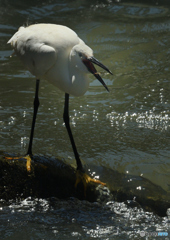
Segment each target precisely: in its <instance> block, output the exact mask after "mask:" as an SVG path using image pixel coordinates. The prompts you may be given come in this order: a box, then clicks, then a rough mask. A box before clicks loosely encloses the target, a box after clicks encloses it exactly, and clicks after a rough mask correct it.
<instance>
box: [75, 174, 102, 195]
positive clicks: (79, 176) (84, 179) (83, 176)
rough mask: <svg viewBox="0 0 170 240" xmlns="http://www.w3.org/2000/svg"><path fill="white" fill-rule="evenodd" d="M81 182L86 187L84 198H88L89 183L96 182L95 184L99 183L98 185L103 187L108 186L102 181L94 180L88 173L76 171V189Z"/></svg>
mask: <svg viewBox="0 0 170 240" xmlns="http://www.w3.org/2000/svg"><path fill="white" fill-rule="evenodd" d="M79 182H82V183H83V186H84V196H85V197H86V189H87V185H88V183H90V182H94V183H97V184H101V185H103V186H105V185H106V183H103V182H101V181H100V180H97V179H94V178H91V177H90V176H89V175H87V174H86V173H84V172H82V171H80V170H77V171H76V182H75V185H74V186H75V188H77V185H78V183H79Z"/></svg>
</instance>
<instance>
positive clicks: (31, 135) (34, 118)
mask: <svg viewBox="0 0 170 240" xmlns="http://www.w3.org/2000/svg"><path fill="white" fill-rule="evenodd" d="M39 83H40V80H39V79H37V80H36V89H35V98H34V112H33V119H32V127H31V134H30V141H29V146H28V151H27V155H29V156H32V142H33V137H34V128H35V122H36V117H37V112H38V107H39V105H40V102H39V98H38V90H39Z"/></svg>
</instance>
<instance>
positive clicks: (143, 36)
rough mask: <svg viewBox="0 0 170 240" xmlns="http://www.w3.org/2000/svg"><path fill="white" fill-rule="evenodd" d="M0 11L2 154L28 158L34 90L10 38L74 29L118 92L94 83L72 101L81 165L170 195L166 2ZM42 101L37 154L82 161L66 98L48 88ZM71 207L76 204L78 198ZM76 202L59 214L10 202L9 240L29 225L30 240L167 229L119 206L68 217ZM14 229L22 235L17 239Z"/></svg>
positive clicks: (5, 214) (22, 6)
mask: <svg viewBox="0 0 170 240" xmlns="http://www.w3.org/2000/svg"><path fill="white" fill-rule="evenodd" d="M138 2H139V1H138ZM141 2H142V1H141ZM151 3H152V2H151ZM161 3H164V4H161ZM1 4H2V10H1V13H0V20H1V24H0V36H1V38H0V43H1V49H0V64H1V69H0V86H1V88H0V96H1V98H0V110H1V115H0V116H1V119H0V130H1V133H0V137H1V141H0V148H1V149H2V150H3V151H7V152H9V153H13V152H16V153H21V154H24V153H25V152H26V150H27V146H28V140H29V131H30V124H31V118H32V102H33V97H34V88H35V80H34V77H32V76H31V74H30V73H29V72H28V71H26V70H25V69H24V68H23V66H22V64H21V63H20V62H19V60H18V59H17V58H16V57H12V58H10V55H11V53H12V51H11V49H10V46H8V45H7V44H6V42H7V40H8V39H9V38H10V37H11V35H12V34H13V33H14V32H15V31H16V30H17V28H18V27H19V26H20V25H23V24H29V23H38V22H50V23H56V24H63V25H67V26H69V27H70V28H72V29H73V30H75V31H76V32H77V33H78V35H79V36H80V37H81V38H82V39H83V40H84V41H85V42H86V43H87V44H88V45H89V46H90V47H91V48H92V49H93V50H94V53H95V57H96V58H97V59H99V60H101V61H102V62H103V63H104V64H105V65H106V66H108V68H109V69H110V70H111V71H112V72H113V76H110V75H109V74H106V73H104V72H101V73H102V76H103V78H104V80H105V82H106V84H107V85H108V87H109V89H110V93H107V92H106V91H105V89H104V88H103V87H102V86H101V85H100V83H99V82H98V81H97V80H95V79H94V78H93V77H92V76H89V77H90V79H91V85H90V88H89V90H88V92H87V93H86V94H85V95H84V96H83V97H80V98H71V101H70V115H71V124H72V129H73V134H74V137H75V141H76V143H77V147H78V151H79V153H80V155H81V158H82V159H83V160H84V161H85V162H86V163H92V162H93V163H94V164H96V166H97V165H104V166H107V167H109V168H112V169H114V170H117V171H119V172H122V173H126V172H127V171H128V172H129V173H130V174H134V175H141V174H142V175H143V177H145V178H147V179H150V180H151V181H152V182H153V183H155V184H157V185H159V186H161V187H162V188H163V189H164V190H166V191H167V192H169V191H170V177H169V176H170V163H169V156H170V148H169V146H170V138H169V136H170V135H169V126H170V121H169V120H170V117H169V109H170V104H169V100H170V97H169V92H170V83H169V78H170V67H169V62H170V57H169V56H170V50H169V49H170V38H169V36H170V20H169V14H170V10H169V6H168V5H167V4H168V2H167V1H164V2H163V1H162V2H161V1H158V4H154V5H151V4H149V2H147V4H146V5H144V4H141V3H138V4H133V3H127V1H126V3H124V2H123V1H122V2H119V1H117V2H112V1H105V2H104V1H103V2H102V1H101V2H100V3H97V1H94V2H93V3H91V2H90V1H72V2H69V1H43V2H41V1H37V3H34V1H28V2H27V1H24V2H23V1H19V0H18V1H15V3H14V2H13V1H5V2H2V3H1ZM40 103H41V106H40V109H39V113H38V118H37V125H36V131H35V139H34V146H33V152H34V153H36V154H45V155H50V156H61V157H64V158H65V159H68V162H69V163H74V156H73V153H72V149H71V146H70V143H69V139H68V136H67V133H66V130H65V126H64V125H63V120H62V114H63V105H64V96H63V93H62V92H60V91H59V90H57V89H55V88H54V87H53V86H52V85H50V84H49V83H47V82H46V81H43V80H42V81H41V85H40ZM69 201H70V202H69V203H70V204H72V205H74V201H78V200H69ZM69 203H66V202H60V201H58V202H57V204H59V205H61V206H60V208H61V209H59V210H57V208H54V207H53V205H52V206H51V203H49V202H48V200H47V201H46V200H40V201H38V200H35V201H32V200H29V199H27V200H25V202H20V203H18V204H17V203H11V205H10V206H8V207H7V206H5V207H2V209H1V210H2V211H1V212H2V215H1V216H2V217H1V219H2V221H3V219H4V222H3V224H2V227H1V232H2V233H3V235H4V236H5V237H6V238H7V239H8V238H9V239H12V238H10V236H14V238H13V239H15V238H16V236H19V237H20V236H21V235H22V230H20V229H19V230H17V229H18V227H19V226H20V225H22V229H24V230H23V231H26V232H27V233H28V236H29V237H28V238H25V239H40V238H41V239H43V238H44V239H45V236H47V235H49V236H50V239H53V238H54V239H56V238H55V237H56V236H61V235H60V234H63V236H65V238H66V239H67V237H69V238H71V236H72V237H77V238H78V237H79V238H82V237H83V238H88V237H96V238H98V237H103V239H106V238H107V237H110V236H111V237H114V236H116V237H117V239H119V238H120V239H125V238H132V239H133V238H135V236H136V237H139V231H140V230H141V229H143V230H145V229H146V231H150V230H151V231H157V229H159V228H160V229H162V228H164V227H165V222H166V220H165V219H160V218H158V217H156V216H154V215H153V214H150V213H146V212H143V210H141V209H138V210H135V209H130V208H127V206H126V205H124V204H123V203H114V202H113V203H110V204H108V205H106V206H102V207H99V208H98V206H97V205H95V204H89V205H88V203H84V202H83V203H80V202H78V204H79V206H80V207H75V209H70V208H69V209H67V204H69ZM54 204H55V203H54ZM62 204H64V207H62ZM76 204H77V203H76ZM42 205H43V206H42ZM37 206H38V207H37ZM44 206H46V207H47V209H45V207H44ZM55 206H56V205H55ZM65 208H66V209H67V210H68V215H67V214H65V213H66V212H65V211H66V210H64V209H65ZM81 208H82V210H81ZM86 208H87V209H86ZM83 209H84V210H83ZM85 209H86V210H87V213H86V210H85ZM116 209H118V210H116ZM74 210H75V211H74ZM79 211H80V212H79ZM138 211H139V212H138ZM11 213H12V214H11ZM85 213H86V214H85ZM77 214H78V215H77ZM84 214H85V216H84ZM100 214H101V216H102V218H101V221H100V223H98V222H96V219H98V218H99V215H100ZM105 214H106V215H105ZM56 215H57V216H59V220H58V218H56ZM75 216H78V217H75ZM105 216H106V217H105ZM67 217H68V218H67ZM22 218H23V221H22ZM89 218H90V220H91V221H90V222H89ZM24 219H25V220H24ZM72 219H75V221H73V220H72ZM107 219H108V220H107ZM7 220H8V221H7ZM53 221H54V222H53ZM56 221H57V222H56ZM59 222H60V224H59ZM55 225H57V227H56V226H55ZM64 225H65V227H64ZM9 226H10V228H9ZM35 226H36V227H35ZM140 226H142V227H140ZM163 226H164V227H163ZM7 228H9V230H8V231H7ZM36 228H38V231H37V232H36ZM31 229H32V231H31ZM134 229H135V230H134ZM15 231H16V235H15V234H14V235H13V233H14V232H15ZM30 232H31V233H30ZM59 233H60V234H59ZM29 234H30V235H29ZM31 234H33V235H31ZM58 234H59V235H58ZM74 234H75V235H74ZM30 236H34V238H31V237H30ZM59 238H60V237H59Z"/></svg>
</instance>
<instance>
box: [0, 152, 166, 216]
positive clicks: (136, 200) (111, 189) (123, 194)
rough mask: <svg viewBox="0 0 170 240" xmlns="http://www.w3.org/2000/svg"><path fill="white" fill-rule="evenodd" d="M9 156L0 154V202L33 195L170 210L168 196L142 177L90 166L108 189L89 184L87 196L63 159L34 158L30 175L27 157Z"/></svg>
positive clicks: (160, 210)
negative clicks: (10, 158) (76, 182)
mask: <svg viewBox="0 0 170 240" xmlns="http://www.w3.org/2000/svg"><path fill="white" fill-rule="evenodd" d="M8 156H9V154H7V153H4V152H0V199H4V200H7V201H8V200H11V199H16V198H18V199H24V198H27V197H29V196H31V197H35V198H49V197H57V198H61V199H64V198H69V197H76V198H78V199H81V200H83V199H86V200H88V201H91V202H94V201H98V202H101V203H102V202H103V203H105V202H106V201H119V202H126V203H127V204H128V205H130V206H132V207H134V206H142V207H143V208H144V209H145V210H147V211H153V212H155V213H157V214H158V215H160V216H166V211H167V209H168V208H170V196H169V195H168V193H167V192H166V191H164V190H163V189H162V188H161V187H159V186H157V185H155V184H153V183H152V182H150V181H149V180H147V179H145V178H142V177H138V176H132V175H129V174H122V173H119V172H117V171H113V170H112V169H109V168H106V167H97V166H90V169H91V171H95V172H97V174H98V175H100V180H101V181H103V182H105V183H106V184H107V187H103V186H101V185H97V184H95V183H90V184H88V187H87V190H86V196H85V194H84V187H83V184H82V183H79V184H78V186H77V188H75V181H76V169H75V168H74V167H73V166H70V165H69V164H67V163H65V162H64V161H63V159H60V158H50V157H42V156H33V158H32V161H31V171H30V172H28V171H27V169H26V160H25V159H24V158H20V159H17V160H16V159H15V160H8V159H6V158H5V157H8ZM10 156H11V155H10ZM129 179H131V181H129Z"/></svg>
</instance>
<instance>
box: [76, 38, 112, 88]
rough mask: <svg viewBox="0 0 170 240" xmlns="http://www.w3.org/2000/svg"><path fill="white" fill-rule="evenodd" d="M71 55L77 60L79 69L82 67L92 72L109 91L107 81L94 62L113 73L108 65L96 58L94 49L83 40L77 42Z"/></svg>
mask: <svg viewBox="0 0 170 240" xmlns="http://www.w3.org/2000/svg"><path fill="white" fill-rule="evenodd" d="M71 56H72V59H73V58H74V60H75V61H76V64H77V67H78V68H79V69H81V70H82V71H84V72H88V73H89V72H90V73H92V74H93V75H94V76H95V77H96V78H97V79H98V80H99V81H100V82H101V84H102V85H103V86H104V87H105V88H106V90H107V91H109V89H108V88H107V86H106V84H105V82H104V81H103V79H102V78H101V76H100V74H99V73H98V72H97V70H96V68H95V67H94V65H93V63H94V64H96V65H98V66H99V67H101V68H103V69H104V70H106V71H107V72H109V73H110V74H112V72H111V71H110V70H109V69H108V68H107V67H106V66H104V65H103V64H102V63H101V62H99V61H98V60H97V59H96V58H94V56H93V50H92V49H91V48H90V47H88V46H87V45H86V44H85V43H84V42H83V41H81V42H80V44H77V45H76V46H74V47H73V49H72V52H71Z"/></svg>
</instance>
